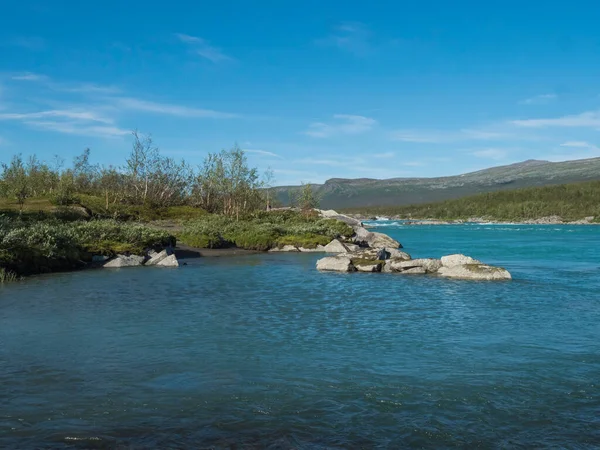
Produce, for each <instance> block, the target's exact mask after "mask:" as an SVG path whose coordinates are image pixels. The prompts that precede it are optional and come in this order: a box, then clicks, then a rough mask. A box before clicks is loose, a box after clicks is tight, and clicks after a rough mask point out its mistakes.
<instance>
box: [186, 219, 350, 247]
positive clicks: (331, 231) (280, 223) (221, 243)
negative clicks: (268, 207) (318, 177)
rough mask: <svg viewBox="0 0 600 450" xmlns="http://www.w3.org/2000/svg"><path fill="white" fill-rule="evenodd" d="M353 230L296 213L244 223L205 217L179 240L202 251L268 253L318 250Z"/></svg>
mask: <svg viewBox="0 0 600 450" xmlns="http://www.w3.org/2000/svg"><path fill="white" fill-rule="evenodd" d="M352 234H354V230H352V228H350V227H349V226H348V225H346V224H345V223H343V222H339V221H337V220H332V219H322V218H319V217H318V216H316V215H308V216H307V215H305V214H302V213H300V212H296V211H274V212H257V213H255V214H253V215H251V216H248V217H245V218H243V219H242V220H239V221H237V220H235V219H234V218H231V217H227V216H221V215H206V216H204V217H202V218H200V219H196V220H192V221H188V222H187V223H186V224H185V225H184V228H183V231H182V232H181V234H179V235H178V239H179V240H180V241H181V242H184V243H186V244H188V245H191V246H194V247H202V248H223V247H228V246H233V245H234V246H236V247H240V248H244V249H248V250H268V249H270V248H273V247H281V246H283V245H288V244H289V245H294V246H299V247H305V248H315V247H316V246H317V245H326V244H328V243H329V242H331V240H332V239H335V238H337V237H340V236H346V237H349V236H352Z"/></svg>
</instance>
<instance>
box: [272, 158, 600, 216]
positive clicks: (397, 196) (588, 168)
mask: <svg viewBox="0 0 600 450" xmlns="http://www.w3.org/2000/svg"><path fill="white" fill-rule="evenodd" d="M592 180H600V158H593V159H582V160H575V161H566V162H559V163H553V162H549V161H536V160H529V161H524V162H521V163H517V164H511V165H508V166H499V167H492V168H490V169H485V170H480V171H477V172H471V173H466V174H463V175H457V176H450V177H439V178H391V179H387V180H374V179H369V178H358V179H342V178H332V179H330V180H327V181H326V182H325V183H324V184H321V185H313V188H314V189H315V191H316V192H317V193H318V194H319V195H320V196H321V207H323V208H356V207H367V206H386V205H397V206H402V205H411V204H419V203H430V202H438V201H442V200H449V199H455V198H460V197H465V196H468V195H473V194H479V193H486V192H495V191H501V190H506V189H518V188H525V187H536V186H548V185H554V184H564V183H574V182H579V181H592ZM298 189H299V187H298V186H281V187H277V188H275V195H276V196H277V198H278V199H279V200H280V201H281V202H282V203H284V204H288V203H289V199H290V195H292V194H293V192H295V191H296V190H298Z"/></svg>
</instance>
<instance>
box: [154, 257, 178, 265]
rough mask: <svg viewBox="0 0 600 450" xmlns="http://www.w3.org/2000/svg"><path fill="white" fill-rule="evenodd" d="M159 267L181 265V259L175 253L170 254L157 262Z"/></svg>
mask: <svg viewBox="0 0 600 450" xmlns="http://www.w3.org/2000/svg"><path fill="white" fill-rule="evenodd" d="M156 266H157V267H179V261H177V257H176V256H175V255H169V256H167V257H166V258H164V259H162V260H161V261H159V262H158V263H156Z"/></svg>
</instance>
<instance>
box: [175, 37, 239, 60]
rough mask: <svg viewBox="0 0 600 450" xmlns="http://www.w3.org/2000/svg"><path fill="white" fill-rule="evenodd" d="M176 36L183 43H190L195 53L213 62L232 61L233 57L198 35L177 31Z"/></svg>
mask: <svg viewBox="0 0 600 450" xmlns="http://www.w3.org/2000/svg"><path fill="white" fill-rule="evenodd" d="M175 36H176V37H177V38H178V39H179V40H180V41H181V42H183V43H185V44H188V45H189V46H190V47H191V49H192V51H193V53H195V54H197V55H199V56H201V57H203V58H206V59H208V60H209V61H212V62H213V63H220V62H226V61H232V60H233V58H231V57H230V56H228V55H226V54H225V53H223V52H222V51H221V49H219V48H217V47H213V46H212V45H210V43H209V42H208V41H207V40H205V39H202V38H200V37H196V36H190V35H188V34H181V33H177V34H175Z"/></svg>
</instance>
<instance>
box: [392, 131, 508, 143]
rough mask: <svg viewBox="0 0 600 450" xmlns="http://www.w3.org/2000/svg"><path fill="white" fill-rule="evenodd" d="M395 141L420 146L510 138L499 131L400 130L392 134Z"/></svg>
mask: <svg viewBox="0 0 600 450" xmlns="http://www.w3.org/2000/svg"><path fill="white" fill-rule="evenodd" d="M390 137H391V139H392V140H393V141H402V142H413V143H418V144H442V143H448V142H458V141H469V140H481V141H488V140H497V139H505V138H507V137H509V135H508V134H507V133H504V132H499V131H488V130H476V129H467V128H465V129H462V130H458V131H439V130H398V131H394V132H392V133H391V136H390Z"/></svg>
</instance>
